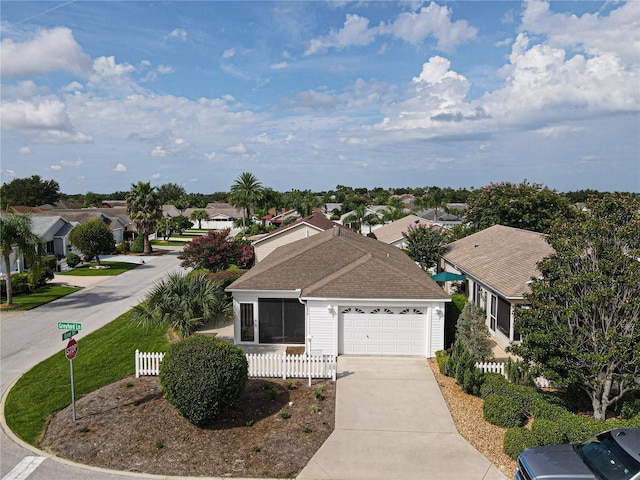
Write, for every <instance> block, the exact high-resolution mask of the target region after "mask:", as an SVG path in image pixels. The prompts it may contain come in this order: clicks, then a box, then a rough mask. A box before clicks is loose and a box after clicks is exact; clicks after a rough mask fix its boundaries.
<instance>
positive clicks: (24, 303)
mask: <svg viewBox="0 0 640 480" xmlns="http://www.w3.org/2000/svg"><path fill="white" fill-rule="evenodd" d="M78 290H80V289H79V288H78V287H67V286H65V285H45V286H44V287H41V288H38V289H37V290H36V291H35V292H33V293H29V294H26V295H14V296H13V303H18V304H19V305H18V306H17V307H11V308H5V309H3V311H8V312H11V311H15V310H31V309H32V308H36V307H39V306H40V305H44V304H45V303H49V302H52V301H54V300H56V299H58V298H60V297H64V296H65V295H69V294H70V293H73V292H77V291H78ZM2 303H3V304H4V303H6V301H3V302H2Z"/></svg>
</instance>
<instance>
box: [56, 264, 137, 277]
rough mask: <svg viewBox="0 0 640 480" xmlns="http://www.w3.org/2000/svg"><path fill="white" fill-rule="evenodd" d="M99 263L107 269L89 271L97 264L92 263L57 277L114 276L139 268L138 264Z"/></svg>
mask: <svg viewBox="0 0 640 480" xmlns="http://www.w3.org/2000/svg"><path fill="white" fill-rule="evenodd" d="M100 263H101V264H102V265H108V266H109V268H97V269H91V268H90V267H95V266H96V265H97V263H95V262H92V263H90V264H89V265H82V266H81V267H76V268H74V269H73V270H70V271H68V272H62V273H58V275H74V276H78V277H104V276H115V275H120V274H121V273H124V272H126V271H129V270H131V269H133V268H136V267H138V266H140V264H139V263H130V262H100Z"/></svg>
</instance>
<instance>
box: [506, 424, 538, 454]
mask: <svg viewBox="0 0 640 480" xmlns="http://www.w3.org/2000/svg"><path fill="white" fill-rule="evenodd" d="M503 442H504V443H503V444H502V449H503V450H504V453H506V454H507V455H509V456H510V457H511V458H514V459H515V458H518V455H520V454H521V453H522V452H523V451H524V449H525V448H529V447H535V446H536V438H535V436H534V435H533V433H531V430H527V429H526V428H523V427H513V428H509V429H507V431H506V432H505V434H504V441H503Z"/></svg>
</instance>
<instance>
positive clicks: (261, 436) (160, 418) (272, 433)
mask: <svg viewBox="0 0 640 480" xmlns="http://www.w3.org/2000/svg"><path fill="white" fill-rule="evenodd" d="M292 382H293V389H291V390H288V389H287V388H286V387H285V383H284V382H283V381H282V380H280V379H268V380H257V379H250V380H249V383H248V385H247V389H246V391H245V393H244V394H243V396H242V397H241V399H240V401H239V402H238V403H237V405H236V406H234V407H233V408H232V409H231V410H230V411H228V412H227V413H225V414H222V415H220V416H219V417H218V419H217V420H216V421H215V422H214V423H213V424H211V425H208V426H207V427H204V428H199V427H196V426H194V425H192V424H191V423H190V422H189V421H187V420H186V419H184V418H183V417H182V416H180V414H178V413H177V412H176V410H175V409H174V408H173V407H172V406H171V405H169V404H168V403H167V401H166V400H165V399H164V397H163V395H162V388H161V386H160V384H159V381H158V378H157V377H142V378H135V377H128V378H125V379H123V380H120V381H118V382H115V383H113V384H111V385H108V386H106V387H103V388H101V389H99V390H96V391H95V392H92V393H90V394H88V395H86V396H84V397H82V398H81V399H79V400H77V401H76V419H77V422H76V423H74V422H73V419H72V411H71V407H70V406H69V407H67V408H65V409H64V410H61V411H60V412H58V413H56V414H55V415H54V416H53V417H52V419H51V421H50V423H49V426H48V427H47V430H46V432H45V434H44V437H43V439H42V441H41V443H40V447H41V448H43V449H45V450H46V451H49V452H51V453H54V454H56V455H57V456H59V457H63V458H66V459H69V460H72V461H75V462H78V463H83V464H86V465H93V466H97V467H103V468H109V469H114V470H124V471H130V472H144V473H152V474H162V475H183V476H197V475H200V476H221V477H225V476H228V477H276V478H292V477H295V476H296V475H297V474H298V473H299V472H300V471H301V470H302V469H303V468H304V467H305V466H306V465H307V463H308V462H309V460H310V459H311V457H312V456H313V455H314V454H315V452H316V451H317V450H318V448H320V446H321V445H322V444H323V443H324V441H325V440H326V439H327V438H328V437H329V435H330V434H331V432H332V431H333V428H334V415H335V382H333V381H331V380H314V381H313V386H312V388H309V387H308V386H307V382H306V381H303V380H292ZM318 387H320V388H321V389H322V395H323V397H324V398H323V399H321V400H318V399H317V398H316V396H315V394H314V393H315V392H316V389H317V388H318ZM272 389H273V390H274V391H275V392H278V393H273V391H272ZM283 412H284V413H285V415H282V413H283ZM286 414H289V415H290V417H289V418H283V417H286V416H287V415H286Z"/></svg>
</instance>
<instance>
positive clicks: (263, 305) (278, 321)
mask: <svg viewBox="0 0 640 480" xmlns="http://www.w3.org/2000/svg"><path fill="white" fill-rule="evenodd" d="M258 321H259V328H260V343H283V333H282V300H280V299H277V298H265V299H260V300H258Z"/></svg>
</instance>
